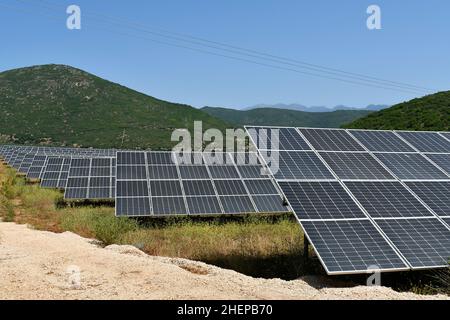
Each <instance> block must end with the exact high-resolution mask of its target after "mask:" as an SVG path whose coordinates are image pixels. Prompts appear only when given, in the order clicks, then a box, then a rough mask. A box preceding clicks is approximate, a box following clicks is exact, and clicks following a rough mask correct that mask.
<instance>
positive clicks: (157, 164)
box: [116, 151, 286, 216]
mask: <svg viewBox="0 0 450 320" xmlns="http://www.w3.org/2000/svg"><path fill="white" fill-rule="evenodd" d="M122 153H123V154H122ZM136 154H144V156H141V155H136ZM173 155H174V154H173V153H172V152H134V153H131V152H128V153H127V152H120V151H119V152H118V154H117V162H118V165H117V181H116V185H117V195H116V215H118V216H121V215H125V216H163V215H174V214H175V215H184V214H193V215H208V214H214V215H215V214H245V213H253V212H265V211H261V210H260V209H258V208H257V207H256V204H255V202H254V199H253V197H257V196H258V195H260V193H261V192H265V193H264V194H263V195H264V196H266V200H265V205H263V202H262V201H260V199H257V200H258V201H259V203H260V207H261V208H269V207H271V206H270V204H269V203H268V201H269V200H270V199H274V198H273V196H277V197H278V201H277V202H276V204H275V205H272V207H273V208H274V209H276V211H274V212H285V211H286V209H285V208H283V210H282V211H281V210H280V209H279V206H280V204H279V203H280V201H279V199H280V195H279V191H278V189H277V188H276V187H275V185H274V183H273V182H272V181H271V180H270V177H271V176H264V178H265V179H262V178H257V179H253V178H252V179H242V178H241V175H240V173H239V171H238V170H237V167H236V164H235V163H234V159H236V158H237V157H236V156H231V155H230V154H227V153H223V154H222V153H215V154H214V156H211V155H208V154H203V156H202V158H200V159H195V157H196V156H197V155H198V153H194V154H191V155H189V156H188V157H181V156H183V155H180V154H178V155H176V157H175V156H173ZM172 159H175V161H174V162H171V161H172ZM193 160H195V161H193ZM194 163H196V164H194ZM258 163H261V162H260V161H256V164H258ZM252 166H253V167H254V165H251V164H245V161H244V164H243V165H242V166H240V167H249V168H250V167H252ZM257 166H259V167H260V168H259V169H261V167H262V165H261V164H260V165H257ZM136 168H139V169H136ZM253 170H254V168H253ZM243 171H245V172H247V173H248V172H250V170H247V171H246V170H245V169H243ZM249 176H251V177H252V176H253V174H249ZM247 182H248V184H249V187H250V188H251V190H252V191H251V192H250V193H249V189H248V186H247V185H246V183H247ZM267 182H270V185H269V184H267ZM267 192H268V193H269V194H267ZM252 193H255V194H253V195H252ZM142 199H145V200H146V201H147V202H148V205H147V204H145V205H144V204H143V200H142ZM127 210H131V211H130V212H128V211H127Z"/></svg>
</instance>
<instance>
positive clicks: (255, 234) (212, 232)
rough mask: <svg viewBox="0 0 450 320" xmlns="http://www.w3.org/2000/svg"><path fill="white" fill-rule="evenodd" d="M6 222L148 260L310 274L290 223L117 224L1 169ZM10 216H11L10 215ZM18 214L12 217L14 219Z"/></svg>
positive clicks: (108, 212)
mask: <svg viewBox="0 0 450 320" xmlns="http://www.w3.org/2000/svg"><path fill="white" fill-rule="evenodd" d="M0 170H1V171H0V176H1V177H2V180H3V181H4V183H2V189H1V190H2V191H1V192H0V194H1V196H0V197H1V198H0V199H4V200H5V201H4V203H5V205H2V206H1V207H0V216H2V217H3V218H4V219H6V218H7V217H9V219H8V220H9V221H15V222H17V223H21V224H29V225H30V226H32V227H34V228H36V229H39V230H49V231H53V232H64V231H71V232H74V233H77V234H79V235H81V236H83V237H88V238H95V239H98V240H100V241H101V242H102V243H103V244H104V245H109V244H129V245H133V246H136V247H138V248H139V249H142V250H143V251H145V252H146V253H148V254H151V255H158V256H167V257H182V258H186V259H192V260H199V261H204V262H207V263H211V264H215V265H218V266H221V267H225V268H230V269H234V270H237V271H240V272H243V273H246V274H249V275H254V276H264V277H272V276H281V277H284V278H295V277H297V276H299V275H302V274H304V272H305V270H306V269H305V267H304V263H303V259H302V249H303V235H302V232H301V229H300V227H299V226H298V224H297V223H296V222H295V221H294V220H293V219H292V218H289V217H282V218H279V219H275V220H274V221H273V220H271V219H269V218H245V219H240V220H236V219H235V220H225V221H223V220H218V219H213V220H210V221H204V220H199V221H193V220H191V219H189V218H187V219H178V220H166V221H164V223H158V222H155V221H153V222H152V223H147V224H146V225H144V224H139V223H138V222H137V221H136V220H133V219H127V218H116V217H115V216H114V209H113V208H111V207H92V206H91V207H89V206H84V207H63V208H60V207H59V206H58V204H59V203H61V202H62V194H61V193H60V192H59V191H55V190H49V189H42V188H40V187H39V186H38V185H32V184H26V183H25V180H24V179H23V178H19V177H16V175H15V172H14V170H11V169H7V168H5V167H4V166H0ZM8 212H9V213H8ZM11 212H12V214H11Z"/></svg>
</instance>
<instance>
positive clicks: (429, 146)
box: [398, 131, 450, 153]
mask: <svg viewBox="0 0 450 320" xmlns="http://www.w3.org/2000/svg"><path fill="white" fill-rule="evenodd" d="M398 134H399V135H400V136H401V137H402V138H403V139H405V140H406V141H408V142H409V143H410V144H411V145H413V146H414V147H415V148H416V149H417V150H419V151H421V152H444V153H445V152H447V153H448V152H450V141H448V140H446V139H445V138H444V137H442V136H441V135H439V134H438V133H437V132H412V131H410V132H398Z"/></svg>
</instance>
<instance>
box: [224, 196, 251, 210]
mask: <svg viewBox="0 0 450 320" xmlns="http://www.w3.org/2000/svg"><path fill="white" fill-rule="evenodd" d="M220 201H221V203H222V206H223V209H224V213H228V214H239V213H252V212H256V210H255V208H254V206H253V204H252V202H251V200H250V197H248V196H221V197H220Z"/></svg>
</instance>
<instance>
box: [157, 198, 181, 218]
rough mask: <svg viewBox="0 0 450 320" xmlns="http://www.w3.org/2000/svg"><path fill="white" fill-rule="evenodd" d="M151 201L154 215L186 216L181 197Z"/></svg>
mask: <svg viewBox="0 0 450 320" xmlns="http://www.w3.org/2000/svg"><path fill="white" fill-rule="evenodd" d="M151 199H152V206H153V213H154V214H155V215H168V214H174V215H185V214H187V209H186V205H185V203H184V199H183V197H152V198H151Z"/></svg>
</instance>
